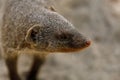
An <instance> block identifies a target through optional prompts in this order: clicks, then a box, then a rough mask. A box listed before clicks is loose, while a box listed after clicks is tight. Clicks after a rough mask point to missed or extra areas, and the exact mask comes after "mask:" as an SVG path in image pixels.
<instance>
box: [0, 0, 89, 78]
mask: <svg viewBox="0 0 120 80" xmlns="http://www.w3.org/2000/svg"><path fill="white" fill-rule="evenodd" d="M48 3H49V2H48ZM51 6H52V5H47V0H7V1H6V5H5V10H4V16H3V25H2V26H1V43H2V50H3V56H4V57H5V60H6V64H7V66H8V70H9V75H10V79H11V80H21V79H20V78H19V76H18V72H17V68H16V64H17V57H18V55H19V54H21V53H26V54H29V53H30V54H33V55H34V56H35V58H34V64H33V66H32V70H31V71H30V74H29V75H28V77H27V80H36V77H35V76H36V74H37V70H38V68H39V66H41V65H42V63H43V62H44V60H45V56H47V54H49V53H53V52H66V53H67V52H74V51H79V50H81V49H83V48H85V47H88V46H89V45H90V41H89V40H88V39H86V38H85V37H84V36H83V35H82V34H81V33H79V31H78V30H76V29H75V27H74V26H73V25H72V24H71V23H70V22H69V21H68V20H67V19H65V18H64V17H63V16H61V15H60V14H59V13H57V12H55V10H54V8H52V7H51ZM36 54H37V55H39V57H38V56H37V57H36ZM36 67H37V68H36Z"/></svg>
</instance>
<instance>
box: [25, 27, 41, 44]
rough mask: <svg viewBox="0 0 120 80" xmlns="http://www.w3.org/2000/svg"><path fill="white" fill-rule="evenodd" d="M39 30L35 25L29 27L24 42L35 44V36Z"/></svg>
mask: <svg viewBox="0 0 120 80" xmlns="http://www.w3.org/2000/svg"><path fill="white" fill-rule="evenodd" d="M39 30H40V26H39V25H35V26H33V27H31V28H30V29H29V30H28V31H27V33H26V36H25V41H26V42H27V43H35V42H36V40H37V38H36V36H37V34H38V33H39Z"/></svg>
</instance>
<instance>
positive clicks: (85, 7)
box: [0, 0, 120, 80]
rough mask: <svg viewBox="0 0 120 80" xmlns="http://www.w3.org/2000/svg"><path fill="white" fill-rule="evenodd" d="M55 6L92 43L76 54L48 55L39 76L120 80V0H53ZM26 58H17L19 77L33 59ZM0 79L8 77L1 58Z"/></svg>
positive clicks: (57, 79) (61, 79)
mask: <svg viewBox="0 0 120 80" xmlns="http://www.w3.org/2000/svg"><path fill="white" fill-rule="evenodd" d="M2 1H4V0H0V7H1V5H2ZM55 8H56V10H57V12H59V13H60V14H62V15H63V16H65V17H66V18H67V19H68V20H69V21H71V22H72V23H73V24H74V25H75V26H76V28H77V29H79V30H80V32H81V33H83V34H84V35H86V36H88V37H89V38H90V39H91V40H92V45H91V46H90V47H89V48H87V49H85V50H83V51H81V52H79V53H78V54H51V55H49V56H48V59H47V62H46V64H45V65H44V66H43V69H42V71H41V75H40V74H39V75H38V78H41V80H120V0H56V1H55ZM0 10H1V9H0ZM1 14H2V11H1V12H0V15H1ZM29 57H31V56H29ZM29 57H28V56H25V55H24V56H21V57H20V59H19V73H20V75H21V76H23V75H24V73H26V72H27V71H28V69H29V65H30V64H31V61H32V57H31V58H29ZM0 80H8V74H7V69H6V66H5V63H4V60H3V59H0ZM38 80H39V79H38Z"/></svg>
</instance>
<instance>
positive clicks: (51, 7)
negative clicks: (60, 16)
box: [46, 6, 56, 12]
mask: <svg viewBox="0 0 120 80" xmlns="http://www.w3.org/2000/svg"><path fill="white" fill-rule="evenodd" d="M46 8H47V9H49V10H51V11H54V12H56V9H55V8H54V7H53V6H50V7H46Z"/></svg>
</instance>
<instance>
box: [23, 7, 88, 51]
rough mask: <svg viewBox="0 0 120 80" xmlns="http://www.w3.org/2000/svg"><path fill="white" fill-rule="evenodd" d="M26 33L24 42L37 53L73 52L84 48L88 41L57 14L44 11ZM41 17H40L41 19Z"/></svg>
mask: <svg viewBox="0 0 120 80" xmlns="http://www.w3.org/2000/svg"><path fill="white" fill-rule="evenodd" d="M41 12H44V13H40V14H39V22H36V24H35V25H33V26H32V27H31V28H30V29H29V30H28V31H27V35H26V38H25V39H26V41H27V42H28V43H30V44H31V46H32V48H33V49H35V50H37V51H45V52H74V51H79V50H81V49H83V48H86V47H88V46H89V45H90V41H89V40H88V39H87V38H86V37H84V36H83V35H82V34H81V33H80V32H79V31H78V30H77V29H75V27H74V26H73V25H72V24H71V23H70V22H69V21H68V20H67V19H65V18H64V17H63V16H61V15H60V14H59V13H57V12H54V11H51V10H48V9H44V10H43V11H41ZM41 16H42V17H41Z"/></svg>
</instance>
